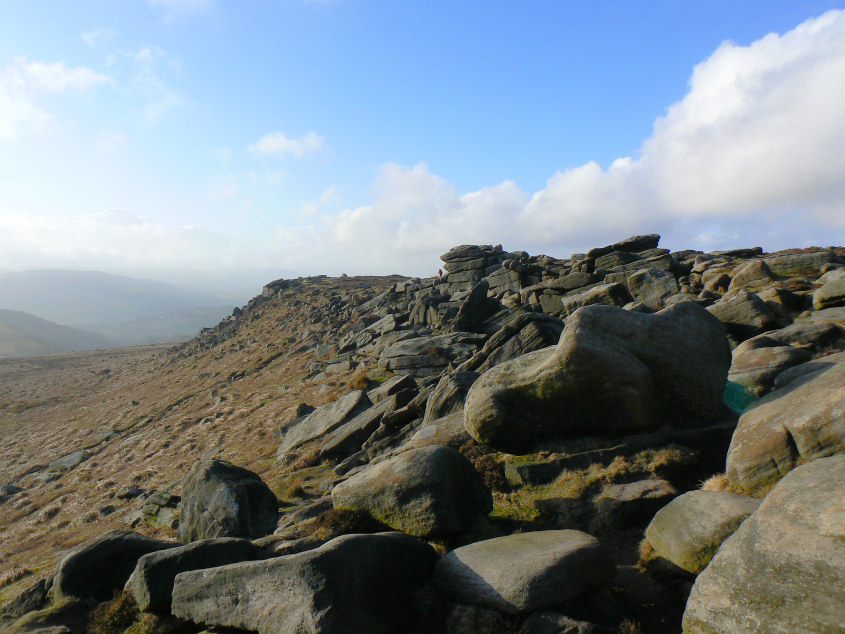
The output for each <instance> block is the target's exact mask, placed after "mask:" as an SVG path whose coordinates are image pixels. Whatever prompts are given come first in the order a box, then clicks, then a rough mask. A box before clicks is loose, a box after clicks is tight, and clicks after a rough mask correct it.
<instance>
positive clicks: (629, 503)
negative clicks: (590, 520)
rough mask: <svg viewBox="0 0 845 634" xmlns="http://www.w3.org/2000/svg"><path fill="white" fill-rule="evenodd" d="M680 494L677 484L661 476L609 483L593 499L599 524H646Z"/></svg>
mask: <svg viewBox="0 0 845 634" xmlns="http://www.w3.org/2000/svg"><path fill="white" fill-rule="evenodd" d="M677 495H678V491H677V490H676V489H675V487H673V486H672V485H671V484H670V483H669V482H667V481H666V480H661V479H658V478H650V479H647V480H638V481H636V482H627V483H625V484H613V485H610V486H609V487H607V488H605V490H604V491H602V493H601V494H600V495H599V496H598V497H597V498H596V499H595V500H594V501H593V506H594V507H595V509H596V518H595V524H596V527H597V528H598V527H601V528H609V527H620V528H623V527H624V528H627V527H631V526H645V525H646V524H647V523H648V522H649V520H651V518H652V517H654V514H655V513H656V512H657V511H658V510H659V509H660V508H662V507H663V506H665V505H666V504H668V503H669V501H670V500H672V499H673V498H675V497H676V496H677Z"/></svg>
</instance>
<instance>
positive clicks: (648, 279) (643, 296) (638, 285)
mask: <svg viewBox="0 0 845 634" xmlns="http://www.w3.org/2000/svg"><path fill="white" fill-rule="evenodd" d="M628 288H629V289H630V290H631V295H632V296H633V298H634V299H635V300H636V301H638V302H642V303H643V304H645V305H646V306H648V307H649V308H651V309H654V310H659V309H660V308H663V307H664V301H665V300H666V298H668V297H670V296H672V295H674V294H675V293H677V292H678V291H679V288H678V282H677V281H676V280H675V276H674V275H672V274H671V273H669V272H668V271H663V270H661V269H641V270H639V271H637V272H636V273H634V274H633V275H631V276H629V277H628Z"/></svg>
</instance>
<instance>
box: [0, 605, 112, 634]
mask: <svg viewBox="0 0 845 634" xmlns="http://www.w3.org/2000/svg"><path fill="white" fill-rule="evenodd" d="M95 606H96V601H95V600H94V599H73V598H71V599H63V600H62V601H59V602H57V603H54V604H52V605H48V606H47V607H44V608H41V609H40V610H35V611H34V612H28V613H27V614H24V615H23V616H22V617H21V618H19V619H18V620H17V621H14V622H12V623H10V624H9V625H5V624H3V634H23V633H24V632H27V633H29V634H86V632H88V615H89V614H90V613H91V610H93V609H94V607H95Z"/></svg>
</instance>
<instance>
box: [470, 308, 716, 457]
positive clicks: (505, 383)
mask: <svg viewBox="0 0 845 634" xmlns="http://www.w3.org/2000/svg"><path fill="white" fill-rule="evenodd" d="M729 364H730V350H729V348H728V344H727V341H726V340H725V335H724V332H723V330H722V327H721V326H720V324H719V323H718V322H717V321H716V320H715V319H714V318H713V317H712V316H711V315H709V314H708V313H707V311H705V310H704V309H702V308H701V307H700V306H698V305H696V304H693V303H691V302H685V303H682V304H678V305H676V306H672V307H671V308H667V309H665V310H663V311H660V312H659V313H655V314H643V313H636V312H631V311H624V310H621V309H618V308H614V307H610V306H589V307H587V308H583V309H581V310H580V311H579V312H577V313H576V314H575V315H573V316H571V317H570V318H569V320H568V322H567V325H566V328H565V329H564V331H563V334H562V335H561V338H560V343H558V346H557V348H556V349H545V350H539V351H537V352H532V353H529V354H526V355H523V356H522V357H519V358H518V359H514V360H512V361H508V362H506V363H502V364H500V365H498V366H496V367H495V368H492V369H491V370H488V371H487V372H485V373H484V374H482V375H481V377H480V378H479V379H478V381H476V383H475V384H474V385H473V386H472V388H471V389H470V391H469V393H468V395H467V402H466V406H465V410H464V411H465V420H466V426H467V430H468V431H469V432H470V434H471V435H472V436H473V437H474V438H475V439H476V440H477V441H479V442H481V443H482V444H485V445H488V446H490V447H493V448H496V449H499V450H501V451H509V452H515V453H519V452H521V451H523V450H525V449H527V448H529V447H530V446H531V445H532V444H533V443H534V442H536V441H537V440H539V439H542V438H547V437H555V436H558V437H560V436H565V437H572V436H580V435H585V434H586V435H597V434H598V435H602V434H624V433H627V432H631V431H643V430H646V429H649V428H654V427H657V426H659V425H663V424H665V423H666V422H667V421H669V420H670V419H675V420H676V423H677V424H686V425H690V424H700V423H701V422H703V421H706V420H708V419H711V418H712V417H714V416H715V414H716V413H717V412H718V411H720V408H721V397H722V391H723V389H724V385H725V379H726V377H727V371H728V366H729Z"/></svg>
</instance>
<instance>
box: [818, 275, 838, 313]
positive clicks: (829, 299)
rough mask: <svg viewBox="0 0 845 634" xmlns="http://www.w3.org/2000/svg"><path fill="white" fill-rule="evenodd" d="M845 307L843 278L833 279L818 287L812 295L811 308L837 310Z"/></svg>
mask: <svg viewBox="0 0 845 634" xmlns="http://www.w3.org/2000/svg"><path fill="white" fill-rule="evenodd" d="M839 306H845V278H839V279H835V280H833V281H831V282H828V283H827V284H824V285H823V286H820V287H819V288H817V289H816V291H815V292H814V293H813V308H814V309H815V310H824V309H825V308H837V307H839Z"/></svg>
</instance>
